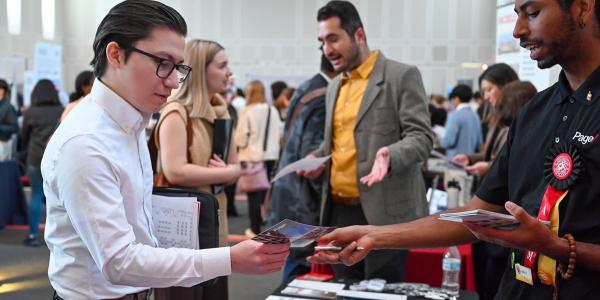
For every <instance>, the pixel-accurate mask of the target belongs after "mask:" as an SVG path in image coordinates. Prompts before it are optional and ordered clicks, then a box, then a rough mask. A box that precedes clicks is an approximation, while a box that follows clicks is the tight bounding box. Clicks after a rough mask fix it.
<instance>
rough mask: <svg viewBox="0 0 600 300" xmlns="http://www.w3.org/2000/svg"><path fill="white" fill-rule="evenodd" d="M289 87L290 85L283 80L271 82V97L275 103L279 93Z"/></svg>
mask: <svg viewBox="0 0 600 300" xmlns="http://www.w3.org/2000/svg"><path fill="white" fill-rule="evenodd" d="M287 87H288V85H287V83H285V82H283V81H281V80H278V81H275V82H273V83H271V99H273V101H272V102H273V103H275V101H276V100H277V98H279V95H281V93H282V92H283V90H285V88H287Z"/></svg>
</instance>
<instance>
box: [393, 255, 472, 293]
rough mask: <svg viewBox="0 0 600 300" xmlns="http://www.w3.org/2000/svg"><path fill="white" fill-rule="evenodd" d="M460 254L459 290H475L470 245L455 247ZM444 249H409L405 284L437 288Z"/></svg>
mask: <svg viewBox="0 0 600 300" xmlns="http://www.w3.org/2000/svg"><path fill="white" fill-rule="evenodd" d="M457 248H458V251H459V252H460V254H461V258H462V259H461V267H460V288H461V289H466V290H469V291H476V289H475V272H474V265H473V253H472V250H471V245H470V244H468V245H460V246H458V247H457ZM444 252H446V248H433V249H410V251H409V254H408V264H407V266H406V276H405V278H404V279H405V280H406V282H421V283H427V284H429V285H430V286H436V287H439V286H441V284H442V258H443V256H444Z"/></svg>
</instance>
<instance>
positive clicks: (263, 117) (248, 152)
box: [234, 103, 282, 162]
mask: <svg viewBox="0 0 600 300" xmlns="http://www.w3.org/2000/svg"><path fill="white" fill-rule="evenodd" d="M267 108H270V109H271V120H270V123H269V137H268V140H267V150H266V151H264V150H263V149H264V144H263V143H264V140H265V128H266V127H267V117H268V115H267V113H268V112H269V111H268V110H267ZM281 125H282V122H281V119H280V118H279V112H278V111H277V109H276V108H275V107H274V106H273V105H269V104H267V103H255V104H250V105H247V106H246V108H245V109H244V111H243V112H242V114H241V115H240V117H239V119H238V123H237V127H236V129H235V136H234V138H235V144H236V145H237V146H238V147H239V151H238V160H239V161H253V162H257V161H265V160H277V159H278V158H279V142H280V138H281V128H282V126H281Z"/></svg>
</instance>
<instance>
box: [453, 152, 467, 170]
mask: <svg viewBox="0 0 600 300" xmlns="http://www.w3.org/2000/svg"><path fill="white" fill-rule="evenodd" d="M452 162H453V163H455V164H457V165H459V166H463V167H466V166H468V165H469V157H468V156H466V155H464V154H456V155H454V157H453V158H452Z"/></svg>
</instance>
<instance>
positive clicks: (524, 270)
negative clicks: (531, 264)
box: [515, 263, 533, 285]
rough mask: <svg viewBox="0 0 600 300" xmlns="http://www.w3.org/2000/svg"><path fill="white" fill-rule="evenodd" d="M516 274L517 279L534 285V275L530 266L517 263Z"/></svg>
mask: <svg viewBox="0 0 600 300" xmlns="http://www.w3.org/2000/svg"><path fill="white" fill-rule="evenodd" d="M515 274H516V276H517V280H520V281H523V282H525V283H528V284H529V285H533V277H532V275H531V269H530V268H528V267H524V266H522V265H520V264H518V263H517V264H515Z"/></svg>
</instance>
